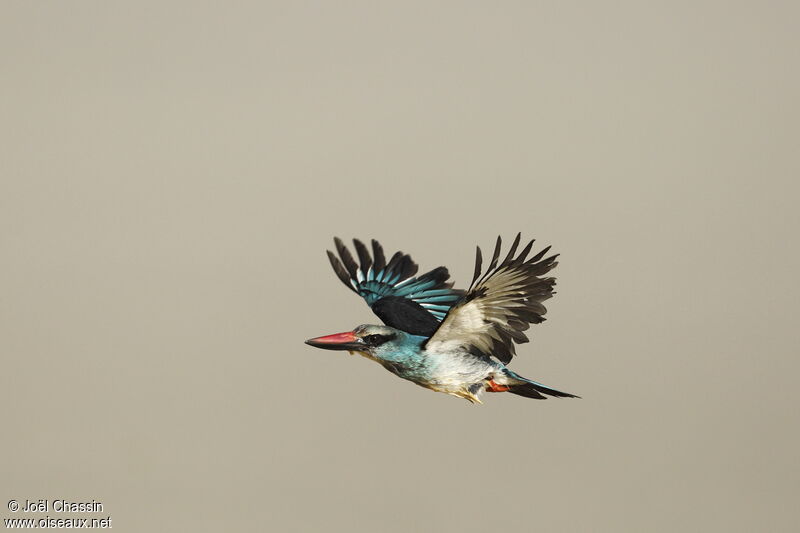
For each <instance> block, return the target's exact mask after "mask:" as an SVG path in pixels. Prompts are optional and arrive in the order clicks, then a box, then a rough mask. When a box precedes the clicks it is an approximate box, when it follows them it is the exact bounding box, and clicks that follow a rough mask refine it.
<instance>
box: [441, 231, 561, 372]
mask: <svg viewBox="0 0 800 533" xmlns="http://www.w3.org/2000/svg"><path fill="white" fill-rule="evenodd" d="M520 236H521V235H520V234H517V238H516V239H515V240H514V243H513V244H512V245H511V249H510V250H509V252H508V255H506V258H505V259H503V261H502V262H500V264H498V259H499V257H500V245H501V240H500V237H497V244H496V245H495V249H494V254H493V255H492V260H491V262H490V264H489V268H488V269H487V270H486V273H484V274H483V275H482V276H481V263H482V256H481V249H480V247H478V250H477V254H476V258H475V275H474V277H473V279H472V283H471V284H470V288H469V290H468V291H467V293H466V294H465V295H464V296H463V297H462V298H461V299H460V300H459V301H457V302H456V303H455V305H453V307H452V308H451V309H450V311H449V312H448V313H447V316H446V317H445V318H444V320H443V321H442V323H441V325H440V326H439V328H438V329H437V330H436V332H435V333H434V334H433V336H431V338H430V339H428V341H427V343H426V348H427V349H431V350H433V351H437V352H444V351H449V350H451V349H458V348H467V349H469V350H470V351H472V352H478V353H481V354H484V355H486V356H493V357H495V358H497V359H498V360H500V361H501V362H503V363H504V364H507V363H508V362H510V361H511V358H512V357H514V354H515V351H514V343H516V344H522V343H524V342H528V337H527V336H526V335H525V333H524V332H525V331H526V330H527V329H528V328H529V327H530V325H531V324H538V323H540V322H543V321H544V314H545V313H546V312H547V309H545V307H544V305H543V304H542V302H544V301H545V300H547V299H548V298H550V297H552V296H553V287H554V286H555V284H556V280H555V278H552V277H543V276H544V275H545V274H547V273H548V272H549V271H550V270H552V269H553V268H554V267H555V266H556V265H557V264H558V263H557V262H556V258H557V257H558V255H557V254H556V255H551V256H549V257H547V258H544V256H545V254H547V252H548V251H549V250H550V247H549V246H548V247H547V248H545V249H543V250H542V251H540V252H539V253H537V254H536V255H534V256H533V257H531V258H530V259H526V258H527V256H528V254H529V253H530V251H531V247H532V246H533V242H534V241H531V242H530V243H528V245H527V246H526V247H525V248H524V249H523V250H522V251H521V252H520V253H519V255H517V256H516V257H514V254H515V253H516V251H517V247H518V246H519V242H520ZM543 258H544V259H543Z"/></svg>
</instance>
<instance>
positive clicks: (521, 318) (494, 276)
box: [305, 233, 579, 404]
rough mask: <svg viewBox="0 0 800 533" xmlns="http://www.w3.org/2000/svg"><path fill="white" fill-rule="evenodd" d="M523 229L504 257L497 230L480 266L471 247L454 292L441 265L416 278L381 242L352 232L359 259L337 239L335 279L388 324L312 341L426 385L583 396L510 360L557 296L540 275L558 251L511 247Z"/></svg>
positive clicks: (455, 391)
mask: <svg viewBox="0 0 800 533" xmlns="http://www.w3.org/2000/svg"><path fill="white" fill-rule="evenodd" d="M521 236H522V235H521V233H518V234H517V236H516V238H515V239H514V241H513V243H512V245H511V247H510V249H509V251H508V252H507V254H506V255H505V258H504V259H503V260H500V249H501V246H502V239H501V237H500V236H498V237H497V241H496V243H495V248H494V253H493V254H492V258H491V261H490V262H489V266H488V267H487V269H486V271H485V272H484V271H483V270H482V262H483V256H482V252H481V248H480V246H478V247H477V251H476V257H475V270H474V274H473V278H472V283H470V285H469V288H468V289H466V290H459V289H454V288H453V283H452V282H449V281H448V280H449V278H450V274H449V272H448V270H447V268H446V267H443V266H440V267H437V268H434V269H433V270H431V271H429V272H427V273H425V274H422V275H420V276H418V277H417V276H416V274H417V272H418V270H419V267H418V266H417V264H416V263H415V262H414V261H413V260H412V259H411V257H410V256H409V255H408V254H405V253H403V252H396V253H395V254H394V255H393V256H392V257H391V258H390V259H389V261H388V262H387V261H386V256H385V254H384V252H383V247H382V246H381V244H380V243H379V242H378V241H376V240H374V239H373V240H372V241H371V244H372V246H371V247H372V253H371V254H370V250H369V249H368V248H367V246H366V245H365V244H364V243H363V242H362V241H360V240H358V239H354V240H353V246H354V248H355V252H356V256H357V257H358V262H356V260H355V259H354V258H353V255H352V254H351V253H350V250H349V249H348V248H347V247H346V246H345V245H344V243H343V242H342V240H341V239H339V238H338V237H335V238H334V244H335V248H336V252H337V254H338V256H337V254H334V253H333V252H332V251H330V250H328V252H327V253H328V259H329V260H330V263H331V266H332V267H333V270H334V272H335V273H336V275H337V276H338V277H339V279H340V280H341V281H342V282H343V283H344V284H345V286H347V287H348V288H349V289H350V290H352V291H353V292H355V293H356V294H358V295H359V296H361V297H362V298H363V299H364V300H365V301H366V303H367V305H368V306H369V307H370V308H371V309H372V311H373V312H374V313H375V314H376V315H377V316H378V318H380V319H381V321H382V322H383V324H384V325H374V324H362V325H360V326H358V327H356V328H355V329H353V330H352V331H346V332H343V333H335V334H332V335H325V336H321V337H315V338H312V339H308V340H307V341H305V342H306V344H308V345H310V346H313V347H315V348H322V349H326V350H346V351H349V352H350V353H351V354H360V355H361V356H363V357H365V358H367V359H371V360H373V361H375V362H377V363H379V364H380V365H381V366H383V367H384V368H385V369H387V370H388V371H390V372H391V373H393V374H395V375H396V376H398V377H401V378H403V379H406V380H408V381H411V382H413V383H416V384H417V385H420V386H422V387H424V388H427V389H430V390H433V391H436V392H442V393H445V394H449V395H452V396H456V397H459V398H464V399H466V400H468V401H470V402H472V403H475V404H480V403H483V402H482V400H481V397H482V395H483V393H485V392H493V393H497V392H509V393H512V394H516V395H519V396H523V397H526V398H533V399H539V400H541V399H546V398H547V397H548V396H551V397H557V398H564V397H568V398H579V396H576V395H574V394H570V393H568V392H563V391H560V390H557V389H554V388H551V387H548V386H547V385H544V384H542V383H539V382H537V381H533V380H530V379H528V378H525V377H522V376H520V375H519V374H517V373H516V372H514V371H512V370H511V369H509V368H508V367H507V365H508V364H509V363H510V362H511V360H512V358H513V357H514V355H515V353H516V349H515V344H523V343H525V342H528V341H529V339H528V337H527V335H526V334H525V331H527V330H528V328H529V327H530V325H531V324H539V323H541V322H543V321H544V320H545V318H544V315H545V313H546V312H547V310H546V308H545V307H544V305H543V302H544V301H545V300H547V299H549V298H551V297H552V296H553V294H554V292H553V287H554V286H555V283H556V282H555V278H553V277H549V276H546V275H547V274H548V273H549V272H550V271H551V270H552V269H553V268H555V266H556V265H557V264H558V263H557V262H556V259H557V257H558V254H555V255H551V256H548V257H545V255H547V253H548V252H549V251H550V248H551V247H550V246H547V247H545V248H544V249H542V250H541V251H539V252H538V253H536V254H535V255H533V256H532V257H530V258H528V254H529V253H530V252H531V249H532V247H533V243H534V242H535V240H531V241H530V242H529V243H528V244H527V246H525V247H524V248H523V249H522V251H520V252H519V253H517V249H518V247H519V244H520V239H521Z"/></svg>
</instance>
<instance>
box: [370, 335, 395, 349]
mask: <svg viewBox="0 0 800 533" xmlns="http://www.w3.org/2000/svg"><path fill="white" fill-rule="evenodd" d="M394 337H395V336H394V335H379V334H375V335H367V336H366V337H364V338H363V341H364V342H365V343H367V344H368V345H370V346H380V345H381V344H383V343H384V342H386V341H390V340H392V339H393V338H394Z"/></svg>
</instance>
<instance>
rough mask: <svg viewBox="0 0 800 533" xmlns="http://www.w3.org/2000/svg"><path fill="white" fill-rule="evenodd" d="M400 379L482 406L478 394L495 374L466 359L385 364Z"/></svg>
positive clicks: (487, 364)
mask: <svg viewBox="0 0 800 533" xmlns="http://www.w3.org/2000/svg"><path fill="white" fill-rule="evenodd" d="M384 366H385V367H386V368H387V369H388V370H389V371H390V372H392V373H394V374H396V375H397V376H399V377H401V378H403V379H407V380H409V381H413V382H414V383H416V384H417V385H421V386H422V387H425V388H427V389H431V390H434V391H437V392H444V393H446V394H452V395H454V396H459V397H461V398H466V399H468V400H470V401H473V402H480V400H478V398H477V395H476V393H477V392H478V391H479V390H482V388H483V383H484V382H485V381H486V379H487V378H488V377H489V376H491V375H492V374H493V372H494V371H495V370H496V369H495V368H494V367H493V366H492V365H491V364H489V363H487V362H484V361H481V360H477V359H476V358H474V357H473V356H469V357H468V358H465V357H458V356H456V357H453V356H448V357H427V358H426V359H425V361H424V363H422V364H418V365H404V364H399V363H388V364H387V363H384Z"/></svg>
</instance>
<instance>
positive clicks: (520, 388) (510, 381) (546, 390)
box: [503, 368, 580, 400]
mask: <svg viewBox="0 0 800 533" xmlns="http://www.w3.org/2000/svg"><path fill="white" fill-rule="evenodd" d="M503 372H504V374H505V378H506V379H505V380H504V383H503V385H505V386H506V387H508V392H510V393H512V394H518V395H520V396H525V397H526V398H535V399H537V400H545V399H547V398H546V396H545V395H547V396H555V397H557V398H580V396H575V395H574V394H570V393H568V392H562V391H560V390H556V389H551V388H550V387H548V386H547V385H542V384H541V383H537V382H536V381H531V380H530V379H527V378H523V377H522V376H520V375H519V374H516V373H514V372H512V371H511V370H509V369H507V368H506V369H504V371H503Z"/></svg>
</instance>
